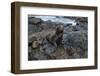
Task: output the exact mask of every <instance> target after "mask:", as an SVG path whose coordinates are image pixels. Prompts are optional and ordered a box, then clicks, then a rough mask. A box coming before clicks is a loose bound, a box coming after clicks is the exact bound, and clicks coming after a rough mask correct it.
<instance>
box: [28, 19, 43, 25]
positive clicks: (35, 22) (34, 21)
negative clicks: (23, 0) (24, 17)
mask: <svg viewBox="0 0 100 76" xmlns="http://www.w3.org/2000/svg"><path fill="white" fill-rule="evenodd" d="M28 22H29V24H35V25H37V24H39V23H41V22H42V20H41V19H40V18H35V17H29V18H28Z"/></svg>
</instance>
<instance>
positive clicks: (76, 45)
mask: <svg viewBox="0 0 100 76" xmlns="http://www.w3.org/2000/svg"><path fill="white" fill-rule="evenodd" d="M63 38H64V39H63V40H64V48H65V49H66V51H67V53H68V54H69V55H70V56H72V57H73V58H80V57H82V56H81V55H83V54H82V53H84V51H87V49H88V48H87V44H88V43H87V32H85V31H77V32H69V33H66V34H65V35H64V36H63ZM76 55H77V56H76ZM78 55H79V56H78Z"/></svg>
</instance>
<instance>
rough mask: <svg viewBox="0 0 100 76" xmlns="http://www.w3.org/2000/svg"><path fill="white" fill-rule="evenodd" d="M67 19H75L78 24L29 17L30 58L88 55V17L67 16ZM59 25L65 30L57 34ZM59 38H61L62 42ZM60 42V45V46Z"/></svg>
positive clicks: (85, 56)
mask: <svg viewBox="0 0 100 76" xmlns="http://www.w3.org/2000/svg"><path fill="white" fill-rule="evenodd" d="M67 19H72V20H74V21H75V22H76V24H75V25H73V23H67V22H66V24H65V23H61V22H52V21H51V20H47V21H44V20H42V19H41V18H36V17H28V60H49V59H76V58H78V59H79V58H87V57H88V56H87V55H88V22H87V21H88V20H87V18H86V17H78V18H73V17H72V18H70V17H69V18H68V17H67ZM59 25H61V26H63V32H61V33H60V34H59V35H56V32H57V27H58V26H59ZM60 28H61V27H59V29H60ZM61 30H62V29H61ZM55 35H56V36H55ZM59 36H61V37H62V38H60V37H59ZM48 39H49V41H48ZM57 39H58V40H57ZM59 39H61V40H60V41H61V43H60V41H59ZM50 40H51V42H50ZM58 44H60V45H59V46H58Z"/></svg>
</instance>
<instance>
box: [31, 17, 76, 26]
mask: <svg viewBox="0 0 100 76" xmlns="http://www.w3.org/2000/svg"><path fill="white" fill-rule="evenodd" d="M30 17H36V18H40V19H42V20H43V21H48V20H50V21H52V22H59V23H64V24H72V26H75V25H76V22H75V20H74V19H71V18H69V17H68V18H67V17H66V18H65V17H63V16H32V15H31V16H30Z"/></svg>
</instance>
